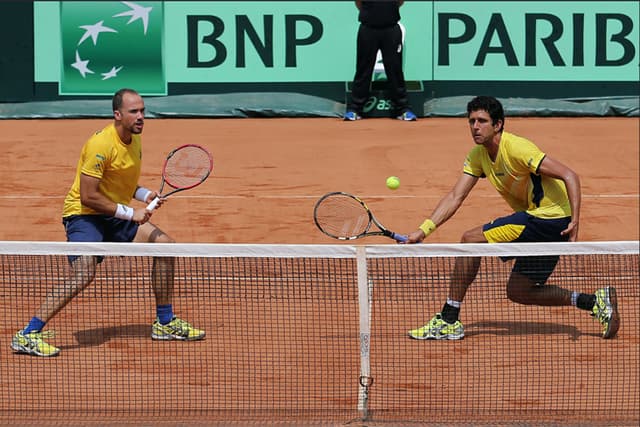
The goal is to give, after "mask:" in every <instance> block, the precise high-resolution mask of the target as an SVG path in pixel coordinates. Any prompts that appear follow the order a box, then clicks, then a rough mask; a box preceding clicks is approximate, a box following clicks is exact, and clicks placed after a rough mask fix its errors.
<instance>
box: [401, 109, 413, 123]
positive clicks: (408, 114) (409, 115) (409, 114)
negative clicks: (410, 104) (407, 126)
mask: <svg viewBox="0 0 640 427" xmlns="http://www.w3.org/2000/svg"><path fill="white" fill-rule="evenodd" d="M396 118H397V119H398V120H402V121H405V122H415V121H416V120H418V117H417V116H416V115H415V114H414V113H413V111H411V110H407V111H405V112H404V113H402V114H400V115H399V116H398V117H396Z"/></svg>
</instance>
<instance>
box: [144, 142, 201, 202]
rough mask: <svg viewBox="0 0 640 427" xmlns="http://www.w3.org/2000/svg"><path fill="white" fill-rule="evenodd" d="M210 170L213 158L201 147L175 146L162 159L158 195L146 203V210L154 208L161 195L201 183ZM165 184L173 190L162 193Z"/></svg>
mask: <svg viewBox="0 0 640 427" xmlns="http://www.w3.org/2000/svg"><path fill="white" fill-rule="evenodd" d="M211 171H213V158H212V157H211V154H210V153H209V152H208V151H207V150H206V149H204V148H203V147H201V146H199V145H196V144H185V145H183V146H181V147H178V148H176V149H175V150H173V151H172V152H170V153H169V154H168V155H167V160H165V161H164V166H163V167H162V183H161V184H160V191H158V197H156V198H155V199H153V200H152V201H151V203H149V204H148V205H147V210H148V211H152V210H154V209H155V207H156V205H157V204H158V202H159V201H160V198H161V197H162V198H164V197H167V196H170V195H172V194H174V193H177V192H178V191H184V190H188V189H189V188H193V187H196V186H198V185H200V184H202V183H203V182H204V181H205V180H206V179H207V178H208V177H209V175H210V174H211ZM165 184H167V185H168V186H169V187H171V188H172V189H173V190H171V191H169V192H168V193H167V194H162V190H163V189H164V185H165Z"/></svg>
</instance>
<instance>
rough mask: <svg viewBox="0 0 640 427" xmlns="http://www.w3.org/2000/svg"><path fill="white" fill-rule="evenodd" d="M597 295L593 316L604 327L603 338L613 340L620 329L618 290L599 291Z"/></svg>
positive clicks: (611, 288) (603, 289) (608, 288)
mask: <svg viewBox="0 0 640 427" xmlns="http://www.w3.org/2000/svg"><path fill="white" fill-rule="evenodd" d="M595 295H596V303H595V304H594V305H593V309H592V311H591V315H592V316H593V317H595V318H596V319H598V321H599V322H600V324H601V325H602V338H613V337H615V336H616V334H617V333H618V329H619V328H620V315H619V314H618V297H617V296H616V288H614V287H607V288H602V289H598V290H597V291H596V293H595Z"/></svg>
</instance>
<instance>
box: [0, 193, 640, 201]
mask: <svg viewBox="0 0 640 427" xmlns="http://www.w3.org/2000/svg"><path fill="white" fill-rule="evenodd" d="M65 196H66V195H65ZM65 196H31V195H24V194H15V195H12V194H6V195H0V200H1V199H6V200H40V199H64V198H65ZM320 196H321V195H313V196H308V195H286V194H276V195H263V194H261V195H256V196H220V195H208V196H189V195H182V196H180V195H175V196H171V198H172V199H314V200H315V199H318V198H319V197H320ZM358 197H360V198H362V199H439V198H441V197H442V195H437V194H434V195H428V196H415V195H406V196H393V195H392V196H390V195H382V194H378V195H375V194H366V195H361V194H359V195H358ZM482 197H489V198H495V199H501V198H502V196H500V195H498V194H489V195H483V196H482ZM582 198H587V199H638V198H640V195H639V194H637V193H636V194H583V195H582Z"/></svg>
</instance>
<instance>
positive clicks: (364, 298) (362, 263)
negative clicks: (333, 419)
mask: <svg viewBox="0 0 640 427" xmlns="http://www.w3.org/2000/svg"><path fill="white" fill-rule="evenodd" d="M356 263H357V271H358V308H359V312H360V325H359V328H360V377H359V379H358V412H360V415H361V418H362V420H363V421H364V420H367V419H368V417H369V408H368V406H369V388H370V387H371V385H372V384H373V378H372V377H371V370H370V366H371V365H370V357H369V354H370V346H371V301H372V293H373V283H372V281H371V280H369V277H368V271H367V254H366V247H365V246H357V247H356Z"/></svg>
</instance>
